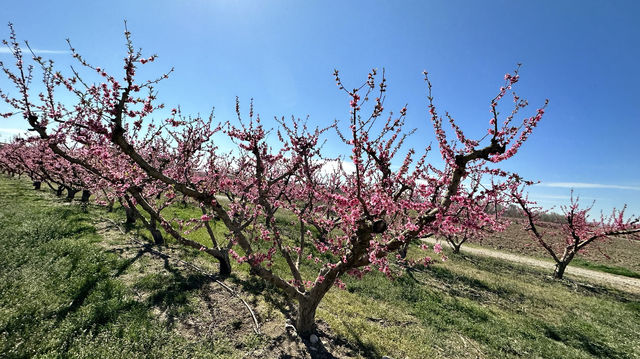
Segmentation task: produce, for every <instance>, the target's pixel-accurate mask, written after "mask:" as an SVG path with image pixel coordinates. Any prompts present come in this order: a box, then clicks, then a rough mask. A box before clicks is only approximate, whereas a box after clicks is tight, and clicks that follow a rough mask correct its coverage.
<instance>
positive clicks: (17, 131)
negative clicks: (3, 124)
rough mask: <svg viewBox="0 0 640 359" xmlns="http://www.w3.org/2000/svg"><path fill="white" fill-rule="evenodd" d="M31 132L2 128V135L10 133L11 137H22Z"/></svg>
mask: <svg viewBox="0 0 640 359" xmlns="http://www.w3.org/2000/svg"><path fill="white" fill-rule="evenodd" d="M27 132H29V131H27V130H24V129H21V128H0V133H8V134H10V135H21V134H23V133H27Z"/></svg>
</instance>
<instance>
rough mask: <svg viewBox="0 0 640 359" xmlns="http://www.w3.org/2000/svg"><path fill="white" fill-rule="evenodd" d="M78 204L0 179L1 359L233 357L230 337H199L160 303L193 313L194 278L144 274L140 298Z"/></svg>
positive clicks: (123, 262)
mask: <svg viewBox="0 0 640 359" xmlns="http://www.w3.org/2000/svg"><path fill="white" fill-rule="evenodd" d="M89 219H90V218H89V214H86V213H83V212H82V211H81V210H80V208H79V207H78V206H62V205H55V204H54V202H53V200H52V199H51V198H50V197H49V196H46V195H44V194H43V193H42V192H36V191H33V190H31V189H29V187H28V186H27V185H25V184H24V183H22V182H18V181H7V180H6V179H2V180H0V263H2V270H0V357H3V358H31V357H47V358H56V357H73V358H82V357H86V358H123V357H132V358H138V357H154V358H161V357H164V358H180V357H183V358H192V357H209V358H227V357H229V356H231V355H235V354H234V350H233V348H232V347H230V345H229V344H228V343H225V342H224V340H202V341H197V342H191V341H190V340H188V339H187V338H185V337H184V336H181V335H177V334H176V331H175V328H172V326H171V325H167V324H166V323H163V322H161V321H159V320H158V318H157V316H155V315H153V309H154V308H162V309H165V310H166V309H168V310H169V312H170V313H172V312H174V315H176V316H179V315H184V313H188V312H189V299H190V297H192V296H194V293H193V291H190V290H189V289H190V286H189V284H190V283H189V281H178V280H175V278H170V277H165V278H163V279H162V280H160V279H157V278H155V277H153V274H150V276H152V277H150V278H146V279H145V280H144V281H141V282H139V283H137V284H136V286H140V287H145V286H147V287H146V288H145V289H148V290H151V292H152V293H151V295H150V297H149V299H148V300H146V301H139V300H136V299H134V297H133V295H132V291H131V289H130V288H129V286H128V285H127V284H126V283H125V281H123V280H122V279H121V278H120V276H121V275H122V274H123V273H125V272H126V271H127V269H128V267H129V266H130V265H131V264H132V263H131V261H128V260H125V259H123V258H121V257H119V256H118V255H116V254H113V253H109V252H107V251H105V250H104V249H102V248H101V247H99V246H98V245H97V243H98V242H100V241H101V240H102V238H101V237H100V236H98V235H97V234H96V230H95V228H94V227H93V226H92V225H91V223H90V221H89Z"/></svg>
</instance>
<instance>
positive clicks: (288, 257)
mask: <svg viewBox="0 0 640 359" xmlns="http://www.w3.org/2000/svg"><path fill="white" fill-rule="evenodd" d="M125 37H126V40H127V49H128V51H127V54H126V56H125V57H124V63H123V69H124V71H123V76H122V79H121V80H118V79H117V77H116V76H115V75H111V74H109V73H108V72H107V71H106V70H105V69H103V68H100V67H94V66H93V65H91V64H89V62H88V61H86V60H85V59H84V58H83V57H82V56H80V55H79V54H78V53H77V52H76V50H75V49H74V48H71V51H72V55H73V57H74V58H75V59H76V60H77V61H78V63H79V64H80V65H81V67H82V68H84V69H85V70H87V71H88V73H91V74H97V75H98V77H99V79H100V80H99V81H100V83H98V84H90V83H88V82H87V81H85V80H83V78H82V77H81V76H80V70H78V71H76V70H74V71H73V73H72V74H70V75H68V76H65V75H62V74H61V73H59V72H55V71H54V70H53V65H52V64H51V63H46V62H44V61H42V60H41V59H39V58H37V57H35V60H36V62H37V63H40V64H41V65H42V66H41V68H42V70H43V73H44V79H45V88H46V91H45V92H44V94H43V95H42V96H41V97H40V98H41V99H43V101H42V104H40V105H39V107H34V105H33V101H32V100H31V99H30V97H29V90H30V89H29V87H28V82H29V81H27V80H25V79H29V78H30V76H31V75H30V72H29V74H28V75H25V73H27V71H25V70H24V65H23V64H22V58H21V57H20V53H19V48H18V45H17V41H16V40H15V35H13V32H12V37H11V42H10V43H9V45H10V46H12V48H13V49H14V53H17V55H18V56H17V58H18V63H17V67H18V71H17V72H16V73H14V72H11V71H10V70H8V69H7V67H6V66H5V65H2V69H3V70H4V71H5V73H6V74H7V75H8V77H9V79H11V80H12V81H13V83H14V84H16V85H17V86H18V88H19V89H20V94H21V97H18V98H11V97H9V96H8V95H6V93H5V92H1V93H0V96H2V98H3V99H4V100H5V101H6V102H7V103H9V104H10V105H11V106H12V107H13V108H15V109H16V112H20V113H21V114H22V115H23V116H24V118H25V119H26V120H27V121H28V123H29V125H30V126H31V128H32V129H33V130H35V131H36V132H37V133H38V134H39V135H40V137H41V138H42V139H44V140H46V141H48V142H47V143H48V144H49V147H50V148H51V149H52V150H53V151H54V152H56V153H57V154H58V155H60V156H61V157H62V158H64V159H66V160H67V161H70V162H71V163H76V164H78V165H80V166H83V167H84V168H85V169H86V170H87V171H88V172H90V173H92V174H93V175H94V176H96V177H97V178H102V179H104V180H105V182H104V183H109V185H110V186H112V187H113V188H114V190H115V191H117V192H118V193H126V194H128V195H130V196H131V198H132V200H133V201H132V205H138V206H140V207H141V208H142V209H143V210H144V211H145V213H146V214H147V215H148V216H151V218H154V219H155V220H156V221H157V222H158V223H159V224H160V225H161V226H162V227H163V228H164V229H165V231H166V232H167V233H169V234H170V235H171V236H173V237H174V238H175V239H176V240H177V242H178V243H181V244H184V245H188V246H192V247H194V248H198V249H201V250H203V251H205V252H206V253H209V254H211V255H212V256H213V257H215V258H216V259H217V260H218V261H219V262H220V268H221V273H222V274H229V273H230V272H231V263H230V259H234V260H236V261H237V262H242V263H247V264H248V265H249V267H250V271H251V273H252V274H253V275H255V276H258V277H260V278H262V279H263V280H265V281H266V282H268V283H270V284H272V285H274V286H275V287H277V288H279V289H280V290H281V291H282V293H284V295H286V296H287V297H288V298H289V299H291V300H293V301H296V302H297V314H296V318H295V327H296V329H297V330H298V332H299V333H301V334H309V333H310V332H311V331H313V329H314V326H315V314H316V310H317V307H318V305H319V303H320V302H321V300H322V299H323V297H324V296H325V294H326V293H327V292H328V291H329V290H330V289H331V288H332V287H333V286H338V287H344V283H343V282H342V280H341V278H342V277H343V276H345V275H351V276H356V277H361V276H363V275H365V274H366V273H368V272H370V271H373V270H379V271H381V272H383V273H385V274H387V275H388V276H392V275H393V271H392V269H391V266H390V264H391V261H393V260H394V258H395V257H396V256H398V251H399V250H401V249H403V248H405V249H406V247H407V245H408V243H411V242H412V241H415V240H418V239H420V238H422V237H423V236H426V235H429V234H438V233H444V232H445V231H447V230H450V229H451V228H452V226H453V224H452V221H451V218H452V213H454V212H452V211H456V208H459V207H460V206H462V205H465V206H466V205H471V206H476V207H478V208H479V207H482V204H481V203H480V202H482V203H484V202H483V201H485V200H486V199H487V198H490V197H492V196H496V195H497V194H499V193H502V192H503V191H505V190H508V189H509V188H515V187H516V186H517V184H518V183H519V182H520V181H519V180H520V179H519V177H518V176H517V175H515V174H510V173H508V172H505V171H503V170H501V169H499V168H497V167H496V166H495V165H492V163H499V162H502V161H504V160H506V159H508V158H510V157H512V156H513V155H515V154H516V152H517V151H518V149H519V148H520V147H521V146H522V144H523V143H524V142H525V141H526V140H527V138H528V136H529V135H530V134H531V132H532V131H533V129H534V127H535V126H536V125H537V124H538V122H539V121H540V119H541V118H542V115H543V113H544V107H545V106H546V103H545V105H544V106H543V107H542V108H540V109H538V110H537V112H536V113H535V114H534V115H533V116H531V117H526V118H524V120H522V122H518V123H515V124H514V122H516V120H515V117H516V115H517V114H518V112H519V111H520V110H521V109H522V108H524V107H525V106H526V105H527V102H526V101H525V100H523V99H521V98H519V97H518V96H517V95H516V94H515V93H513V101H514V103H513V107H512V110H511V111H510V112H509V113H508V115H507V116H505V117H504V118H503V119H502V120H500V119H499V113H498V107H499V106H498V105H499V103H500V102H501V100H502V99H503V98H504V97H505V96H506V95H507V94H509V93H511V91H512V87H513V86H514V85H515V84H516V83H517V82H518V81H519V75H518V70H517V69H516V71H515V72H514V73H513V74H507V75H505V78H504V85H503V86H502V87H501V88H500V89H499V91H498V93H497V95H496V96H495V97H494V98H493V99H492V100H491V101H490V113H491V116H488V117H489V118H488V119H487V122H488V125H489V128H488V129H487V132H486V135H485V136H484V137H483V139H482V140H472V139H470V138H467V137H466V136H465V134H464V133H463V131H462V130H461V129H460V128H459V127H458V125H457V124H456V121H455V120H454V119H453V117H452V116H450V115H449V114H448V113H446V114H445V116H444V118H443V117H442V116H440V115H439V114H438V112H437V111H436V106H435V103H434V98H433V96H432V86H431V82H430V80H429V77H428V74H427V73H426V72H425V73H424V76H425V82H426V87H427V92H428V93H427V99H428V104H427V109H428V113H429V116H428V117H429V119H430V121H431V123H432V125H433V129H434V131H435V137H436V140H437V144H438V147H439V150H440V154H441V157H442V159H443V160H444V167H443V168H437V167H436V166H434V165H433V164H430V163H429V161H428V154H429V150H430V146H425V148H424V149H423V150H416V149H413V148H405V147H404V146H403V145H404V144H405V141H406V139H407V137H408V136H409V135H410V134H411V133H412V131H411V130H407V129H406V126H405V120H406V116H407V112H408V110H407V107H406V106H405V107H403V108H402V109H400V110H399V111H398V113H397V114H394V113H388V114H386V113H387V112H385V109H384V103H385V94H386V91H387V80H386V78H385V74H384V71H383V72H382V73H378V71H376V70H372V71H371V72H370V73H369V74H368V77H367V80H366V81H364V83H363V84H362V85H360V86H359V87H356V88H348V87H347V86H346V85H344V84H343V83H342V81H341V79H340V76H339V73H338V72H337V71H336V72H335V80H336V83H337V85H338V88H339V89H340V90H341V91H343V92H344V94H345V95H346V98H347V101H346V103H345V109H347V110H348V113H349V115H348V118H347V119H346V121H344V122H336V123H333V124H331V125H329V126H327V127H324V128H311V127H309V126H308V125H307V124H306V122H305V121H301V120H299V119H296V118H292V119H290V120H285V119H284V118H283V119H279V120H277V123H278V125H277V128H276V129H274V130H273V131H272V130H270V129H268V128H265V126H264V125H263V121H262V120H261V119H260V117H259V116H258V115H256V114H254V110H253V106H252V105H251V106H250V108H249V111H248V114H245V115H243V113H242V111H241V110H240V106H239V103H238V102H237V103H236V113H237V119H234V120H233V121H227V122H222V123H213V118H212V117H209V118H208V119H203V118H200V117H199V116H195V117H189V116H184V115H182V114H181V112H180V111H179V110H178V109H174V110H171V111H170V115H169V116H168V118H165V119H164V120H163V128H161V129H160V128H154V130H152V131H151V132H152V133H153V136H152V137H153V138H154V139H155V140H156V141H159V142H157V143H156V144H157V145H158V146H154V145H150V143H148V142H146V141H142V140H141V139H140V135H138V134H137V133H138V132H137V131H139V130H140V128H141V127H142V126H143V124H144V123H149V122H150V115H151V114H152V113H153V112H154V111H156V110H158V109H161V108H163V105H162V104H156V93H155V92H154V89H153V87H154V86H155V85H156V84H157V83H158V82H159V81H160V80H162V79H164V78H167V77H168V73H167V74H164V75H162V76H160V78H158V79H156V80H148V81H138V80H137V79H136V72H137V69H138V68H139V67H140V66H146V65H149V64H150V63H152V62H153V61H154V60H155V58H156V56H155V55H153V56H150V57H143V56H142V53H141V51H140V50H135V49H134V47H133V45H132V42H131V38H130V34H129V32H125ZM58 89H62V90H67V91H70V92H71V93H73V94H75V95H76V97H77V98H78V102H77V104H75V105H74V106H73V107H71V108H69V109H68V107H67V106H65V105H64V104H61V103H59V102H55V101H54V100H53V98H54V97H53V94H54V92H55V91H57V90H58ZM143 90H146V91H148V94H147V95H146V96H142V95H141V92H142V91H143ZM35 109H37V110H38V111H35ZM5 116H6V115H5ZM50 122H55V123H57V124H58V126H59V127H58V129H63V130H57V131H55V133H56V134H57V135H52V134H51V133H50V132H49V131H50V130H48V127H47V126H48V125H49V123H50ZM446 122H448V123H449V124H450V126H451V129H452V131H451V132H452V133H453V134H454V135H455V137H453V138H450V137H451V136H450V135H449V134H448V133H447V132H448V131H446V130H445V126H444V123H446ZM62 133H66V134H68V133H75V134H82V136H83V137H82V142H83V143H84V146H85V148H86V149H87V150H91V151H92V152H91V153H92V156H85V157H79V156H72V155H70V154H69V153H68V151H65V150H64V149H62V147H63V146H62V145H61V143H62V141H60V140H57V141H56V140H52V138H53V139H55V138H56V136H61V134H62ZM327 133H335V134H337V138H339V139H340V140H341V141H342V142H343V143H344V145H345V146H347V147H348V148H350V152H349V153H348V154H347V153H345V154H344V156H340V157H337V158H336V157H335V156H334V157H332V156H330V155H328V154H327V153H326V152H325V149H324V147H323V146H322V141H323V136H326V134H327ZM218 136H226V137H227V138H228V139H230V140H231V142H232V143H233V146H234V147H233V148H232V149H231V150H229V149H221V148H218V147H217V146H216V144H215V143H214V141H215V139H216V138H218ZM159 146H161V148H160V147H159ZM418 151H420V152H418ZM96 156H103V157H104V158H105V159H108V160H105V161H93V160H92V159H93V158H96ZM347 158H348V159H347ZM398 166H399V167H398ZM349 168H351V169H349ZM123 171H126V172H127V173H123ZM482 175H487V176H492V177H494V178H496V177H499V178H501V179H502V180H501V181H492V182H491V184H486V185H485V186H486V189H485V191H484V192H483V195H482V196H475V195H472V196H469V193H470V192H469V190H467V189H466V188H467V186H468V183H467V182H468V181H469V179H470V178H478V177H479V176H482ZM143 183H151V186H152V187H153V188H154V189H156V191H157V192H153V193H154V194H156V193H160V192H162V193H161V197H162V198H165V199H169V201H171V200H172V199H173V198H175V197H176V195H182V196H184V197H186V198H189V199H190V200H192V201H193V202H194V203H195V204H196V205H197V206H198V207H200V209H201V213H202V215H201V216H199V217H194V218H191V219H189V220H187V221H185V223H187V224H188V225H192V226H196V227H197V226H200V227H204V228H206V230H207V233H209V238H210V240H211V243H210V245H209V244H207V243H198V242H195V241H193V240H191V239H188V238H187V236H186V235H185V234H184V231H182V227H181V225H182V224H184V223H182V224H181V223H176V222H175V221H170V220H168V219H166V218H164V217H163V216H162V215H161V214H160V212H159V209H160V208H161V207H162V206H163V205H164V204H160V205H159V204H158V203H156V202H155V201H152V200H150V199H151V197H150V196H149V195H147V196H145V195H143V193H142V192H143V191H142V190H141V184H143ZM163 203H164V202H163ZM479 203H480V204H479ZM170 204H171V202H169V205H170ZM214 222H215V223H221V224H222V225H223V226H224V228H225V229H226V235H225V236H223V238H220V236H219V235H215V234H214V231H213V230H212V229H211V225H212V223H214ZM455 225H456V226H463V227H464V226H466V225H467V224H465V222H464V221H460V222H456V224H455ZM421 247H422V248H425V246H421ZM411 261H412V262H417V261H422V262H429V261H430V258H429V257H424V258H422V259H421V260H416V259H415V258H413V259H411Z"/></svg>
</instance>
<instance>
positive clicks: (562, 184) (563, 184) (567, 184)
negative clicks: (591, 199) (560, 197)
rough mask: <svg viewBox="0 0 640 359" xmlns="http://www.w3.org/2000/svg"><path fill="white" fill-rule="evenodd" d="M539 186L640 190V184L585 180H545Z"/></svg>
mask: <svg viewBox="0 0 640 359" xmlns="http://www.w3.org/2000/svg"><path fill="white" fill-rule="evenodd" d="M539 186H544V187H557V188H603V189H623V190H631V191H640V186H622V185H617V184H603V183H584V182H543V183H540V184H539Z"/></svg>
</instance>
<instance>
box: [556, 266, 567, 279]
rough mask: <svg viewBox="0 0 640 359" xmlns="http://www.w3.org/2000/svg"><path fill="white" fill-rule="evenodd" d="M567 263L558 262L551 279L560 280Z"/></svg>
mask: <svg viewBox="0 0 640 359" xmlns="http://www.w3.org/2000/svg"><path fill="white" fill-rule="evenodd" d="M567 265H569V263H568V262H558V263H556V269H555V270H554V271H553V278H555V279H562V277H563V276H564V271H565V269H567Z"/></svg>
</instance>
